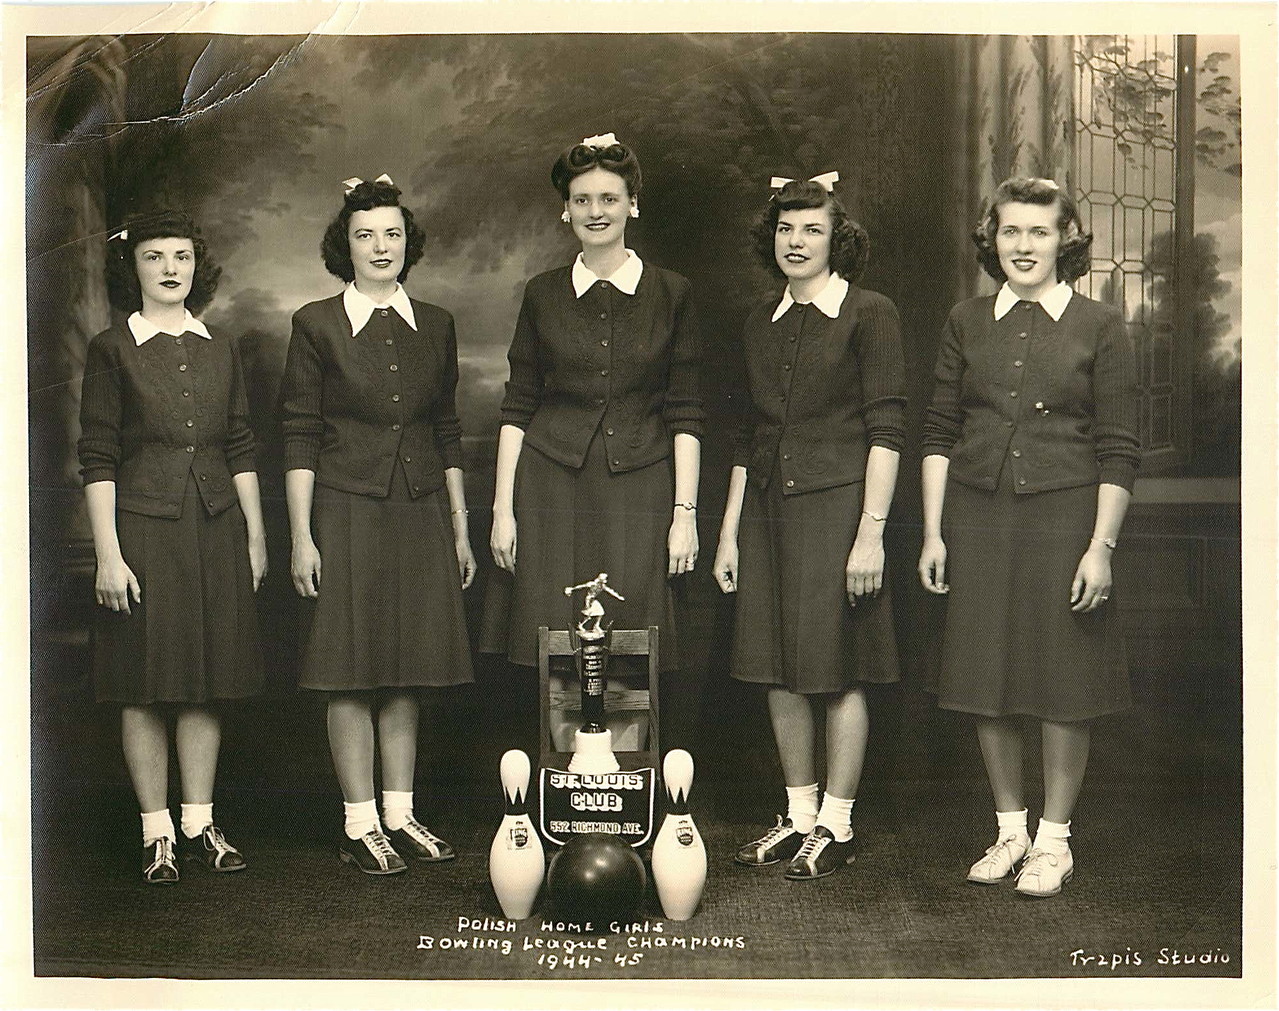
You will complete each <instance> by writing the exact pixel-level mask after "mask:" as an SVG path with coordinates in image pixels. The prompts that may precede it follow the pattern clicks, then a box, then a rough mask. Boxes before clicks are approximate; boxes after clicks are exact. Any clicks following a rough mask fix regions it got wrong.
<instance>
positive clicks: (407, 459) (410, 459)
mask: <svg viewBox="0 0 1279 1011" xmlns="http://www.w3.org/2000/svg"><path fill="white" fill-rule="evenodd" d="M404 462H405V463H412V462H413V457H411V456H406V457H405V458H404Z"/></svg>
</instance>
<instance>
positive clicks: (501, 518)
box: [489, 512, 515, 572]
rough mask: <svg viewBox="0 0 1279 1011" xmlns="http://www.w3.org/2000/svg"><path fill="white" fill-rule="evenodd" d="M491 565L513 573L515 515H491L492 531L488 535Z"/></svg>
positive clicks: (501, 513)
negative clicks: (491, 553)
mask: <svg viewBox="0 0 1279 1011" xmlns="http://www.w3.org/2000/svg"><path fill="white" fill-rule="evenodd" d="M489 548H490V549H491V550H492V552H493V563H494V564H495V565H496V566H497V567H498V568H499V569H505V570H506V571H507V572H514V571H515V514H514V513H507V512H494V513H493V530H492V533H490V534H489Z"/></svg>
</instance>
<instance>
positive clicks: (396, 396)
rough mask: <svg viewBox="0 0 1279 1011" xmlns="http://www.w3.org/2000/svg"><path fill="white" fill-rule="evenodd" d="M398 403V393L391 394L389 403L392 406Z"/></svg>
mask: <svg viewBox="0 0 1279 1011" xmlns="http://www.w3.org/2000/svg"><path fill="white" fill-rule="evenodd" d="M399 402H400V395H399V394H398V393H392V394H391V403H393V404H398V403H399Z"/></svg>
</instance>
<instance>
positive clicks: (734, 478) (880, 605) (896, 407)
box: [714, 172, 906, 880]
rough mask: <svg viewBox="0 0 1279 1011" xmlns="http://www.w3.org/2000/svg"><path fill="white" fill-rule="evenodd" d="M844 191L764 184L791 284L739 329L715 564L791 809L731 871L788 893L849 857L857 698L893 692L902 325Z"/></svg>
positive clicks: (759, 237) (820, 181)
mask: <svg viewBox="0 0 1279 1011" xmlns="http://www.w3.org/2000/svg"><path fill="white" fill-rule="evenodd" d="M838 178H839V176H838V174H837V173H834V172H831V173H827V174H825V175H822V176H817V177H816V178H814V179H811V180H806V181H796V180H786V179H774V180H773V185H774V186H775V187H780V188H779V190H778V192H777V193H775V194H774V195H773V197H772V199H771V200H770V201H769V203H768V207H767V208H766V209H765V210H764V212H763V213H762V214H761V215H760V218H759V220H758V221H757V222H756V224H755V226H754V228H753V229H752V233H751V234H752V238H753V240H754V245H755V250H756V252H757V254H758V255H759V257H760V260H761V262H762V263H764V264H765V265H766V266H768V267H769V268H770V269H771V270H772V271H773V272H774V273H775V274H776V275H777V276H778V277H779V278H783V277H784V278H785V279H786V282H787V284H786V289H785V291H784V292H783V294H782V297H781V299H780V301H778V300H777V299H776V297H775V296H774V297H773V298H770V299H769V300H768V301H767V302H766V303H764V304H762V305H760V306H759V307H758V308H757V309H756V310H755V311H754V312H752V313H751V315H750V317H749V318H748V319H747V320H746V325H745V328H744V334H743V347H744V353H745V358H746V378H747V386H748V390H747V392H748V393H749V398H750V412H749V417H748V418H747V419H746V420H745V422H744V424H743V425H742V426H741V427H740V429H739V431H738V435H737V440H736V451H735V454H734V460H733V470H732V474H731V477H730V479H729V488H728V501H727V503H726V504H725V506H724V521H723V526H722V528H721V530H720V539H719V548H718V550H717V551H716V554H715V564H714V575H715V580H716V582H718V583H719V586H720V589H722V590H723V591H724V592H725V593H736V594H737V614H736V622H735V627H734V633H733V648H732V673H733V676H734V677H736V678H738V679H739V680H742V681H747V682H752V683H756V684H762V685H765V686H767V689H768V711H769V716H770V718H771V720H772V725H773V736H774V738H775V739H776V741H777V749H778V753H779V755H780V758H781V764H782V774H783V776H784V778H785V781H786V794H787V798H788V803H787V812H786V817H784V818H783V817H781V816H779V817H778V819H777V824H776V825H775V826H774V827H773V828H771V829H769V830H768V831H766V832H765V833H764V834H763V835H761V836H760V837H759V838H758V839H755V840H753V841H752V842H749V843H747V844H746V845H744V846H743V847H742V848H741V849H740V850H739V851H738V852H737V857H736V859H737V861H738V862H739V863H743V864H747V865H750V866H754V867H762V866H765V865H768V864H774V863H777V862H778V861H779V860H783V859H786V858H790V863H789V865H788V866H787V869H786V877H788V878H791V879H797V880H807V879H813V878H820V877H824V876H826V875H827V874H830V873H832V872H834V871H835V870H836V869H838V868H839V867H840V866H841V865H843V864H844V863H846V862H848V861H850V860H851V859H852V849H853V843H852V840H853V831H852V822H851V819H852V807H853V801H854V799H855V798H856V796H857V787H858V783H859V781H860V779H861V773H862V763H863V760H864V758H865V754H866V740H867V737H868V734H869V730H870V720H869V715H868V713H867V709H866V696H865V692H864V689H863V685H864V684H866V683H873V684H884V683H888V682H893V681H896V680H897V679H898V672H897V649H896V644H895V641H894V638H893V623H892V603H891V600H890V599H889V593H888V584H887V582H886V579H885V576H886V573H885V570H884V546H883V537H884V526H885V524H886V522H887V519H888V510H889V508H890V507H891V505H892V501H893V491H894V488H895V487H896V484H897V464H898V458H899V455H900V453H901V449H902V443H903V441H904V438H905V429H904V412H905V402H906V395H905V365H904V362H903V357H902V345H901V327H900V324H899V322H898V318H897V309H896V307H895V306H894V305H893V303H892V302H891V301H889V300H888V299H887V298H885V297H884V296H883V295H880V294H878V293H876V292H873V291H867V290H866V289H864V288H860V287H858V286H857V283H856V282H857V281H858V279H859V278H860V277H861V273H862V270H863V269H864V268H865V266H866V260H867V256H868V253H869V246H870V243H869V240H868V238H867V235H866V233H865V231H863V230H862V228H861V226H859V225H858V224H856V222H854V221H853V220H852V219H851V218H850V217H849V216H848V212H847V211H846V210H845V209H844V206H843V205H842V204H841V203H840V201H839V199H838V198H837V197H836V196H835V195H834V183H835V182H836V181H838ZM815 709H819V710H820V711H821V713H822V717H821V720H822V721H821V723H820V724H819V723H818V718H817V715H816V713H815ZM819 732H820V733H821V734H822V735H823V736H824V739H825V753H826V790H825V794H824V796H823V797H822V800H821V806H820V808H819V807H818V783H817V778H818V777H817V757H816V752H817V744H818V735H819Z"/></svg>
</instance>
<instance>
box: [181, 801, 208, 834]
mask: <svg viewBox="0 0 1279 1011" xmlns="http://www.w3.org/2000/svg"><path fill="white" fill-rule="evenodd" d="M212 824H213V805H212V804H183V805H182V834H183V835H184V836H186V837H187V838H188V839H194V838H195V837H196V836H198V835H199V834H200V833H201V832H203V831H204V829H205V827H206V826H208V825H212Z"/></svg>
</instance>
